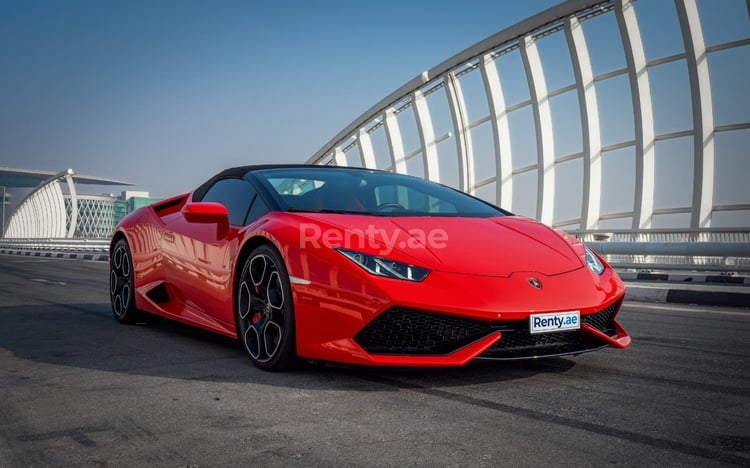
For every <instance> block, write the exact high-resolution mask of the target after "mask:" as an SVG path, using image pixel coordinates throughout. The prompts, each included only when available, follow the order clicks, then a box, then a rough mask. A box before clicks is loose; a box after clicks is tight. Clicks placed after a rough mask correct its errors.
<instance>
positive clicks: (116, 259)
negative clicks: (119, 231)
mask: <svg viewBox="0 0 750 468" xmlns="http://www.w3.org/2000/svg"><path fill="white" fill-rule="evenodd" d="M132 290H133V278H132V271H131V266H130V255H129V254H128V249H127V248H126V247H125V246H124V245H123V244H118V245H117V247H115V251H114V252H113V253H112V259H111V260H110V273H109V295H110V299H111V300H112V310H113V311H114V313H115V315H116V316H117V317H118V318H122V317H124V316H125V313H126V312H127V310H128V307H129V306H130V293H131V291H132Z"/></svg>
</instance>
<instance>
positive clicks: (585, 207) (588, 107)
mask: <svg viewBox="0 0 750 468" xmlns="http://www.w3.org/2000/svg"><path fill="white" fill-rule="evenodd" d="M565 37H566V39H567V41H568V49H570V57H571V59H572V62H573V73H574V74H575V79H576V90H577V92H578V107H579V108H580V113H581V133H582V136H583V200H582V206H581V229H596V227H597V225H598V224H599V214H600V212H601V198H602V138H601V128H600V121H599V107H598V104H597V100H596V87H595V86H594V72H593V70H592V68H591V57H590V56H589V50H588V46H587V45H586V37H585V36H584V34H583V28H582V27H581V23H580V21H578V18H577V17H575V16H570V17H568V19H567V20H566V21H565Z"/></svg>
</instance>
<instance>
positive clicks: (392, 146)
mask: <svg viewBox="0 0 750 468" xmlns="http://www.w3.org/2000/svg"><path fill="white" fill-rule="evenodd" d="M384 120H385V134H386V136H387V137H388V150H389V151H388V152H389V153H390V155H391V170H392V171H395V172H398V173H400V174H406V161H404V141H403V140H402V139H401V127H399V125H398V118H397V117H396V111H395V109H393V108H392V107H390V108H388V109H386V111H385V116H384Z"/></svg>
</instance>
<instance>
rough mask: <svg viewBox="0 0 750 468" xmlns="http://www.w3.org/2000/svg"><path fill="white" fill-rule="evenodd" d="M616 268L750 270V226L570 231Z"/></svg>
mask: <svg viewBox="0 0 750 468" xmlns="http://www.w3.org/2000/svg"><path fill="white" fill-rule="evenodd" d="M569 233H570V234H571V235H573V236H575V237H576V238H578V239H580V240H582V241H584V242H585V243H586V245H588V246H590V247H591V248H592V249H594V250H596V251H597V252H598V253H599V254H600V255H602V256H604V258H605V259H606V260H607V261H608V262H609V263H610V264H611V265H612V266H614V267H615V268H618V269H636V270H637V269H650V270H692V271H720V272H730V273H731V272H750V229H729V228H705V229H687V230H686V229H648V230H634V229H624V230H615V231H612V230H590V231H569Z"/></svg>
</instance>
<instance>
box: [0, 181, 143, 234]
mask: <svg viewBox="0 0 750 468" xmlns="http://www.w3.org/2000/svg"><path fill="white" fill-rule="evenodd" d="M78 184H90V185H97V186H132V185H133V184H131V183H129V182H124V181H120V180H113V179H107V178H102V177H92V176H83V175H78V174H76V173H75V172H74V171H73V170H72V169H68V170H66V171H62V172H59V173H51V172H44V171H30V170H21V169H10V168H0V186H1V187H2V193H3V198H4V200H3V201H5V199H6V198H7V197H6V194H7V193H8V188H28V187H34V188H33V190H32V191H31V192H30V193H28V194H27V195H26V196H25V197H24V198H23V199H22V200H21V201H20V203H18V204H16V205H15V208H13V210H12V211H11V212H10V213H9V216H8V217H7V219H6V213H5V210H6V203H3V228H4V229H3V231H2V233H3V235H2V237H3V238H7V239H13V238H16V239H39V238H48V239H62V238H87V239H96V238H108V237H109V236H110V235H111V234H112V232H113V231H114V228H115V225H116V224H117V222H118V221H119V220H120V219H121V218H122V217H123V216H124V215H125V214H126V213H128V212H129V211H132V210H133V209H134V208H135V207H137V206H135V205H138V206H140V205H143V204H146V203H149V202H151V201H154V200H155V199H152V198H149V197H148V193H146V192H132V191H125V192H122V195H121V196H119V197H115V196H114V195H112V194H101V195H89V194H82V193H80V191H79V190H78V189H77V185H78Z"/></svg>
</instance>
